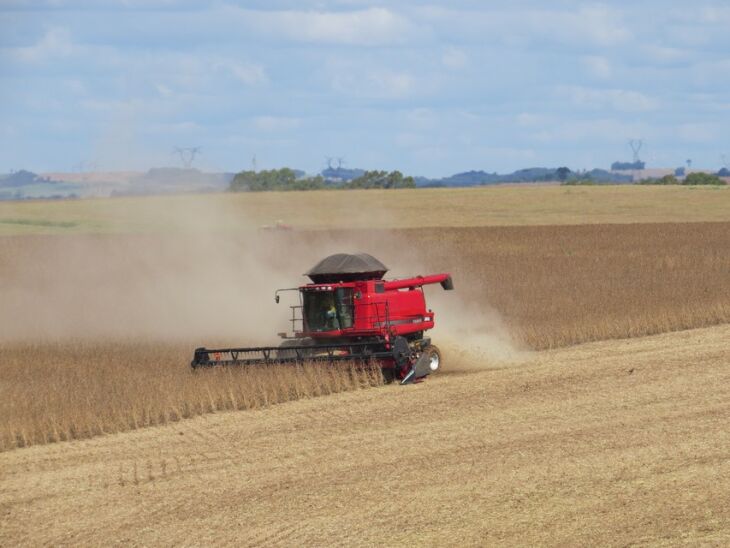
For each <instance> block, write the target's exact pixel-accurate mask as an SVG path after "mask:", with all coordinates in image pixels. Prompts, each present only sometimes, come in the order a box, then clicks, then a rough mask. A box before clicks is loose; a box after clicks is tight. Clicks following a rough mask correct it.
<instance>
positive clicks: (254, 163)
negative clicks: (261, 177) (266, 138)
mask: <svg viewBox="0 0 730 548" xmlns="http://www.w3.org/2000/svg"><path fill="white" fill-rule="evenodd" d="M256 167H257V165H256V155H255V154H254V155H253V156H252V157H251V171H253V172H254V173H256Z"/></svg>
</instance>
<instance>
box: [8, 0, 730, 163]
mask: <svg viewBox="0 0 730 548" xmlns="http://www.w3.org/2000/svg"><path fill="white" fill-rule="evenodd" d="M629 139H643V141H644V143H645V144H644V147H643V149H642V151H641V157H642V159H643V160H645V161H646V162H647V164H648V166H649V167H652V166H653V167H677V166H680V165H685V163H686V161H687V160H688V159H691V160H692V162H693V166H695V167H705V168H707V169H719V168H720V167H722V156H723V155H726V161H727V162H728V163H730V4H728V2H727V0H722V1H713V0H707V1H704V0H697V1H695V2H692V3H688V2H680V1H652V0H648V1H641V0H633V1H613V2H610V3H608V2H606V3H595V2H575V1H561V0H554V1H552V2H544V1H530V0H513V1H511V2H496V1H489V0H483V1H476V0H454V1H450V2H433V1H432V2H419V1H409V0H396V1H392V2H380V3H374V2H363V1H358V0H322V1H307V0H299V1H293V0H288V1H287V0H270V1H264V0H252V1H248V2H234V1H230V2H210V3H203V2H198V1H190V0H179V1H178V0H118V1H113V0H110V1H96V2H94V1H90V0H87V1H84V0H76V1H74V0H68V1H65V0H47V1H43V0H40V1H34V2H32V1H25V0H0V172H8V171H10V170H18V169H29V170H32V171H36V172H44V171H79V170H99V171H109V170H144V169H148V168H150V167H153V166H174V165H180V163H181V162H180V158H179V156H177V155H176V154H175V153H174V148H175V147H200V148H201V153H200V154H199V155H198V156H197V157H196V158H195V161H194V163H193V165H194V166H195V167H198V168H200V169H203V170H214V171H229V172H237V171H241V170H243V169H250V168H251V166H252V159H253V157H254V156H255V158H256V167H257V168H258V169H271V168H277V167H283V166H290V167H295V168H299V169H303V170H305V171H307V172H309V173H315V172H318V171H319V170H321V169H322V168H324V167H326V165H327V160H326V158H327V157H333V158H342V159H343V165H344V167H353V168H354V167H358V168H365V169H388V170H390V169H399V170H401V171H403V172H404V173H406V174H409V175H423V176H429V177H439V176H445V175H450V174H453V173H456V172H463V171H468V170H485V171H489V172H492V171H497V172H508V171H512V170H515V169H519V168H524V167H533V166H547V167H557V166H562V165H566V166H568V167H570V168H571V169H574V170H576V169H591V168H594V167H602V168H608V167H609V166H610V163H611V162H613V161H615V160H631V156H632V154H631V150H630V148H629V145H628V141H629ZM335 165H336V162H335Z"/></svg>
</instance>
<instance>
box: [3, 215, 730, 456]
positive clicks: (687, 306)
mask: <svg viewBox="0 0 730 548" xmlns="http://www.w3.org/2000/svg"><path fill="white" fill-rule="evenodd" d="M221 238H222V239H223V240H224V244H223V245H222V246H221V247H219V246H214V247H211V246H207V247H205V246H202V245H201V250H200V251H198V252H197V255H196V257H199V258H201V261H200V263H191V262H190V260H189V257H190V255H189V247H188V245H187V242H182V243H181V242H180V241H179V240H177V239H175V238H163V237H151V236H121V235H117V236H94V237H91V236H89V237H80V236H76V237H71V238H68V237H58V236H56V237H33V238H31V237H24V238H20V239H18V238H4V239H1V240H0V258H2V263H0V282H2V287H3V288H4V306H3V308H2V309H0V325H1V326H2V330H1V331H0V339H4V342H2V343H0V351H1V352H2V356H3V360H2V363H1V364H0V372H1V373H2V375H1V376H0V390H2V394H3V398H2V400H0V417H2V418H1V419H0V448H1V449H9V448H13V447H16V446H22V445H29V444H34V443H44V442H50V441H57V440H63V439H68V438H81V437H88V436H90V435H94V434H100V433H110V432H118V431H121V430H127V429H132V428H138V427H140V426H149V425H155V424H164V423H165V422H168V421H176V420H178V419H179V418H184V417H189V416H194V415H197V414H200V413H204V412H215V411H219V410H223V409H249V408H256V407H260V406H263V405H266V404H268V403H273V402H279V401H289V400H291V399H294V398H298V397H309V396H312V395H317V394H319V393H330V392H335V391H339V390H344V389H351V388H353V386H352V385H351V384H349V383H348V382H347V380H348V379H349V377H347V376H345V378H344V379H342V378H339V380H338V378H334V379H331V378H329V377H326V378H324V379H323V378H319V379H314V380H313V379H312V378H311V377H306V378H304V379H303V378H301V377H300V376H298V375H290V372H278V371H274V372H257V373H256V374H251V373H249V372H240V371H236V372H232V371H226V372H208V373H205V374H204V375H203V376H197V377H194V376H193V375H192V373H191V372H190V371H189V368H188V364H189V361H190V359H191V357H192V350H193V349H194V348H195V347H196V346H200V345H210V344H212V343H213V342H217V341H218V339H220V340H221V342H222V343H224V344H225V343H230V344H235V345H243V344H258V343H261V344H271V343H275V342H276V340H275V338H274V337H273V335H274V334H275V333H276V332H277V331H281V330H284V329H286V328H287V323H286V319H287V317H288V310H287V309H286V308H285V307H282V306H280V307H277V306H276V305H274V303H273V299H272V298H271V296H272V294H273V291H274V290H275V289H276V288H277V287H282V286H290V285H291V284H292V283H293V282H296V281H297V277H296V274H298V273H299V272H302V271H303V270H305V269H306V268H307V267H308V266H310V265H311V263H312V262H313V261H312V259H311V257H320V256H322V255H325V254H327V253H329V252H334V251H340V250H342V249H346V250H353V251H355V250H365V251H370V252H372V253H374V254H377V255H378V256H379V257H382V258H383V260H384V261H385V262H386V264H388V265H390V266H393V267H394V270H393V274H394V275H407V274H414V273H419V272H420V273H425V272H428V271H443V270H450V271H451V272H452V273H453V274H454V279H455V281H456V287H457V291H455V292H452V293H441V292H440V290H438V289H429V290H428V295H429V303H430V305H431V306H432V307H433V309H434V310H435V311H436V313H437V315H438V320H437V325H438V326H439V327H438V328H437V329H436V330H435V331H434V332H433V336H434V339H435V341H436V342H437V343H438V344H440V345H443V344H447V345H448V346H449V347H450V348H451V353H450V355H447V361H446V367H447V368H448V366H449V361H451V363H452V364H454V363H458V364H459V365H460V366H461V367H465V366H468V365H469V364H468V363H466V362H470V361H471V362H475V363H473V364H472V366H473V367H476V368H477V369H478V368H479V367H482V366H484V365H489V364H496V363H497V364H498V363H505V362H513V361H515V360H517V361H519V360H520V359H521V357H520V350H539V349H545V348H554V347H561V346H567V345H571V344H576V343H581V342H586V341H594V340H604V339H612V338H624V337H636V336H642V335H647V334H652V333H661V332H666V331H672V330H678V329H688V328H693V327H702V326H707V325H715V324H719V323H725V322H728V321H730V284H728V281H727V273H728V272H730V254H729V253H728V252H727V250H728V249H730V223H685V224H645V225H603V226H559V227H482V228H451V229H431V230H404V231H349V232H345V233H342V232H337V233H330V232H294V233H291V234H278V235H270V236H268V237H266V238H260V237H259V238H257V239H256V242H257V243H256V245H253V244H252V243H251V239H250V234H247V233H244V234H242V235H236V236H235V237H230V236H226V237H225V238H223V237H221ZM698 242H699V243H701V245H698ZM219 245H221V244H219ZM213 249H214V250H216V252H215V253H208V254H206V253H207V252H210V251H211V250H213ZM206 250H207V252H206ZM231 257H233V260H232V259H231ZM251 263H256V264H257V265H258V267H254V266H253V265H252V264H251ZM211 264H213V265H216V268H213V269H211V268H210V265H211ZM38 265H43V268H39V267H38ZM242 273H245V277H244V278H242ZM274 273H275V274H274ZM242 280H244V281H243V282H242ZM248 281H250V282H251V283H250V284H247V283H246V282H248ZM28 311H33V312H32V314H29V313H28ZM69 337H70V338H72V339H73V338H76V339H78V342H77V343H71V342H68V338H69ZM211 337H216V340H215V341H213V340H211ZM18 339H25V342H24V343H18V342H17V340H18ZM459 347H465V348H467V349H469V350H471V353H470V354H467V355H464V354H463V353H461V352H460V351H459ZM476 350H478V352H475V351H476ZM265 375H270V376H271V377H272V378H271V379H269V380H273V381H274V382H273V383H271V382H268V381H266V382H264V381H265V380H266V379H264V378H263V376H265ZM302 382H303V383H304V384H303V385H302V384H300V383H302ZM323 382H324V384H322V383H323ZM378 382H379V378H374V377H368V378H362V379H360V380H359V381H358V382H357V383H355V384H356V385H357V386H362V385H368V384H377V383H378Z"/></svg>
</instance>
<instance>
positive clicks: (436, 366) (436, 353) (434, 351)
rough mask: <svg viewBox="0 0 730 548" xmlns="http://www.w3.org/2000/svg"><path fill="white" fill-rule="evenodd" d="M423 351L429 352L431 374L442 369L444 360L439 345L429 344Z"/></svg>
mask: <svg viewBox="0 0 730 548" xmlns="http://www.w3.org/2000/svg"><path fill="white" fill-rule="evenodd" d="M423 353H424V354H428V356H429V359H430V364H429V369H430V373H429V375H433V374H434V373H438V372H439V371H441V367H442V366H443V360H442V359H441V351H440V350H439V349H438V347H437V346H434V345H432V344H429V345H428V346H427V347H426V348H424V349H423Z"/></svg>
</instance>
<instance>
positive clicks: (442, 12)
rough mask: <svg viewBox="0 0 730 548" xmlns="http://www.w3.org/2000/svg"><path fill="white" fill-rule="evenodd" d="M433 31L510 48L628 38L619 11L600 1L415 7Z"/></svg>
mask: <svg viewBox="0 0 730 548" xmlns="http://www.w3.org/2000/svg"><path fill="white" fill-rule="evenodd" d="M414 13H415V14H416V15H417V17H419V18H420V19H421V20H423V21H425V22H427V23H428V24H429V25H430V26H432V27H433V28H434V29H446V30H445V31H444V32H446V33H448V34H451V35H453V36H458V37H459V38H460V39H461V40H464V39H467V40H472V41H474V40H476V41H478V42H479V43H484V42H494V41H498V42H502V43H505V44H510V45H512V46H514V47H517V46H525V45H528V44H532V43H540V42H548V43H557V44H568V45H578V46H580V47H586V46H593V47H595V46H599V47H611V46H617V45H620V44H624V43H626V42H628V41H630V40H631V39H632V33H631V31H630V30H629V26H628V25H627V24H626V23H625V22H624V20H623V17H624V15H623V11H621V10H619V9H616V8H613V7H609V6H606V5H603V4H593V5H588V6H583V7H581V8H579V9H569V10H567V9H564V10H561V9H542V8H532V9H529V8H528V9H525V8H524V7H512V6H510V7H503V6H499V7H491V6H490V7H487V8H485V9H479V10H476V9H459V8H451V7H449V8H442V7H435V6H426V7H423V8H418V9H416V10H414Z"/></svg>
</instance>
